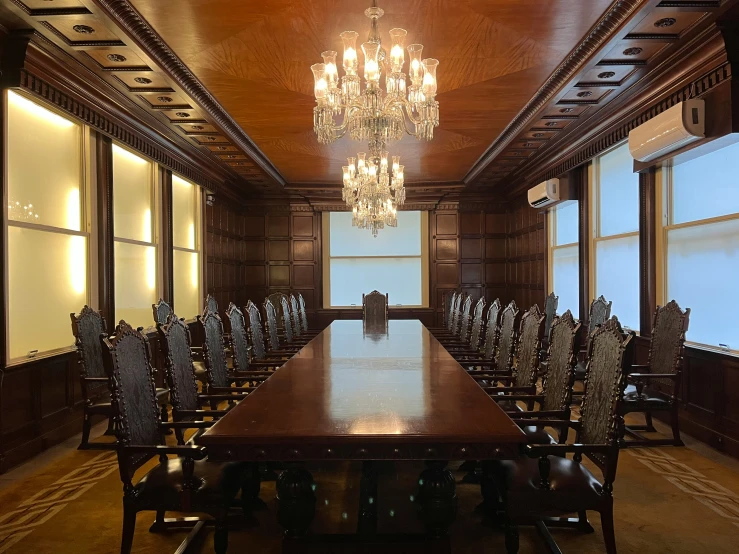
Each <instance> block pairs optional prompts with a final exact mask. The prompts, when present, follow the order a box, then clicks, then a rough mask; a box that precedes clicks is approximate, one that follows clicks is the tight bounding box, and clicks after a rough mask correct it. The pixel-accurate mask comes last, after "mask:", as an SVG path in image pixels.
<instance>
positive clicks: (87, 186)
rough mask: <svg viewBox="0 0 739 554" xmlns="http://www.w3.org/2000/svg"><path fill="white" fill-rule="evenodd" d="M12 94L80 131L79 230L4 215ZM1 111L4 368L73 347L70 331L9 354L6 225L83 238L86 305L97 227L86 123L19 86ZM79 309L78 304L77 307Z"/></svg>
mask: <svg viewBox="0 0 739 554" xmlns="http://www.w3.org/2000/svg"><path fill="white" fill-rule="evenodd" d="M11 92H12V93H14V94H16V95H18V96H20V97H22V98H24V99H25V100H27V101H29V102H32V103H34V104H36V105H37V106H39V107H41V108H43V109H45V110H48V111H49V112H51V113H53V114H55V115H57V116H59V117H61V118H63V119H66V120H67V121H70V122H71V123H73V124H74V125H77V127H79V130H80V133H79V141H80V160H79V163H80V230H79V231H75V230H73V229H64V228H62V227H56V226H53V225H44V224H39V223H27V222H24V221H15V220H11V219H10V217H9V214H8V209H7V206H8V196H9V192H8V188H9V187H8V165H9V164H8V146H7V145H8V144H9V125H8V115H9V94H10V93H11ZM2 112H3V125H2V133H3V151H2V153H1V155H2V158H3V187H2V200H3V210H2V226H3V237H2V247H3V254H2V255H3V290H4V294H5V302H4V305H3V308H4V313H3V314H2V315H3V318H4V322H5V330H4V336H3V341H4V349H5V351H4V357H5V359H4V360H3V362H4V364H5V367H13V366H17V365H22V364H24V363H28V362H29V361H32V360H39V359H45V358H51V357H53V356H58V355H60V354H67V353H70V352H74V351H75V350H76V346H75V345H74V337H73V336H72V333H71V331H70V335H69V336H70V344H69V345H67V346H60V347H58V348H52V349H50V350H43V351H42V350H38V351H35V352H34V354H33V355H32V356H29V355H25V356H16V357H11V355H10V352H11V348H10V325H9V324H8V323H9V321H10V302H8V299H9V294H10V264H9V263H8V262H9V260H8V254H9V252H8V235H9V232H8V230H9V228H10V227H17V228H21V229H29V230H33V231H41V232H44V233H54V234H58V235H62V236H67V237H83V238H84V239H85V241H86V245H87V248H86V263H87V275H86V281H85V287H86V289H85V293H86V304H88V305H91V304H94V303H96V301H97V294H96V291H97V279H96V276H97V261H98V260H97V256H96V255H95V252H97V237H96V232H94V231H96V230H97V226H96V225H95V218H94V217H93V213H92V206H93V203H94V202H95V200H96V195H95V190H94V187H92V186H91V183H92V182H93V167H94V163H95V162H94V160H93V144H92V141H93V140H94V135H93V133H92V131H91V129H90V127H89V126H88V125H86V124H85V123H83V122H82V121H80V120H78V119H76V118H72V117H70V116H69V115H68V114H65V113H64V112H63V111H61V110H60V109H58V108H57V107H56V106H54V105H53V104H50V103H48V102H45V101H44V100H43V99H40V98H37V97H35V96H33V95H32V94H29V93H27V92H26V91H24V90H23V89H19V88H9V89H6V90H5V91H4V94H3V96H2ZM80 308H81V306H80Z"/></svg>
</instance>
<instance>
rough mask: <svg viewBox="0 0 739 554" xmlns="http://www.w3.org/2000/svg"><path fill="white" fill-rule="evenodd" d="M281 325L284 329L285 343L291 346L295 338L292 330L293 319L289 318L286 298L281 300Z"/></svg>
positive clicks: (288, 305)
mask: <svg viewBox="0 0 739 554" xmlns="http://www.w3.org/2000/svg"><path fill="white" fill-rule="evenodd" d="M281 302H282V324H283V327H284V329H285V341H286V342H287V343H288V344H292V342H293V340H294V338H295V330H294V329H293V319H292V317H291V316H290V304H289V303H288V300H287V296H285V297H284V298H282V300H281Z"/></svg>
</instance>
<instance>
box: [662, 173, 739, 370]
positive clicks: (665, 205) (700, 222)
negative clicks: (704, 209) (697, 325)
mask: <svg viewBox="0 0 739 554" xmlns="http://www.w3.org/2000/svg"><path fill="white" fill-rule="evenodd" d="M688 161H690V160H686V162H688ZM673 171H674V160H673V159H672V158H670V159H669V160H667V161H665V162H664V163H663V164H661V165H660V166H659V167H658V168H657V173H656V182H657V185H658V186H657V187H655V188H656V195H657V198H656V205H657V206H658V208H659V210H660V211H659V214H658V215H659V217H658V218H657V229H656V230H655V233H656V241H655V245H656V256H657V260H656V262H657V263H656V266H657V267H656V273H657V276H656V277H657V278H656V281H657V291H656V292H657V299H658V303H659V305H660V306H664V305H665V304H666V303H667V302H669V301H670V299H669V298H667V279H668V271H667V234H668V233H669V232H670V231H673V230H676V229H686V228H689V227H702V226H705V225H712V224H714V223H722V222H725V221H739V212H737V213H733V214H726V215H719V216H714V217H707V218H703V219H696V220H694V221H686V222H684V223H673V220H674V212H675V211H674V202H675V199H674V196H673V194H674V193H673ZM683 308H684V306H683ZM685 345H686V346H690V347H693V348H700V349H702V350H709V351H712V352H720V353H722V354H730V355H733V356H739V345H737V348H731V345H729V348H724V347H722V346H719V345H716V344H706V343H703V342H696V341H691V340H686V341H685Z"/></svg>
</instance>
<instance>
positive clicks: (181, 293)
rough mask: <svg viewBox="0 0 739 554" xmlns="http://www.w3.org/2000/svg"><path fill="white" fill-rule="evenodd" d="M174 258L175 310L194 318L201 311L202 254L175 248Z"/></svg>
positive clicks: (186, 317) (186, 316) (187, 317)
mask: <svg viewBox="0 0 739 554" xmlns="http://www.w3.org/2000/svg"><path fill="white" fill-rule="evenodd" d="M173 258H174V260H173V261H174V263H173V270H174V305H175V312H176V313H177V315H178V316H179V317H184V318H185V319H192V318H194V317H195V316H196V315H198V314H199V313H200V255H199V254H198V253H197V252H187V251H185V250H175V251H174V253H173ZM150 315H151V314H150Z"/></svg>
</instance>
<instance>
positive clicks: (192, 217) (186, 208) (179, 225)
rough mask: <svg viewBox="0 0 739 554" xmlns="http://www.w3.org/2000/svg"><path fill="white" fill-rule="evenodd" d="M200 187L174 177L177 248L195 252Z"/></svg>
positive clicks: (174, 236)
mask: <svg viewBox="0 0 739 554" xmlns="http://www.w3.org/2000/svg"><path fill="white" fill-rule="evenodd" d="M197 193H198V187H197V186H196V185H193V184H192V183H188V182H187V181H185V180H184V179H181V178H180V177H177V176H176V175H172V233H173V235H172V243H173V244H174V246H175V247H179V248H188V249H190V250H194V249H195V248H196V247H195V244H196V241H197V238H196V234H197V222H198V221H199V219H200V218H199V217H198V214H197V213H196V210H197Z"/></svg>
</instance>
